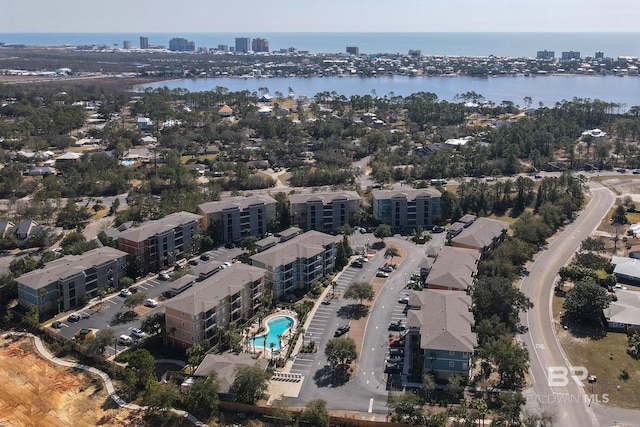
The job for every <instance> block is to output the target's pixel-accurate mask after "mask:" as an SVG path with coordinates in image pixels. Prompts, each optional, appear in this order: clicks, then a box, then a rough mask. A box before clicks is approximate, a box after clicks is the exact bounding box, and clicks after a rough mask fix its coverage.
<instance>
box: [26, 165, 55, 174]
mask: <svg viewBox="0 0 640 427" xmlns="http://www.w3.org/2000/svg"><path fill="white" fill-rule="evenodd" d="M56 173H57V171H56V170H55V168H52V167H50V166H36V167H33V168H31V169H29V172H27V174H28V175H29V176H47V175H55V174H56Z"/></svg>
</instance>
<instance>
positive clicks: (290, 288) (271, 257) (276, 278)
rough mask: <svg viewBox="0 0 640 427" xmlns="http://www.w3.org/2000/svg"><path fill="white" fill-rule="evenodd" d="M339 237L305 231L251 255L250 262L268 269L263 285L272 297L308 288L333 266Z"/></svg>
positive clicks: (329, 271) (279, 296)
mask: <svg viewBox="0 0 640 427" xmlns="http://www.w3.org/2000/svg"><path fill="white" fill-rule="evenodd" d="M339 241H340V237H337V236H331V235H329V234H324V233H321V232H319V231H308V232H306V233H304V234H301V235H299V236H296V237H294V238H293V239H291V240H288V241H286V242H283V243H279V244H278V245H276V246H274V247H272V248H270V249H267V250H265V251H264V252H260V253H258V254H256V255H253V256H252V257H251V263H252V264H253V265H254V266H256V267H260V268H263V269H265V270H267V275H266V279H265V281H266V287H267V288H268V289H269V290H270V291H271V292H272V293H273V296H274V298H281V297H284V296H286V295H290V294H292V293H293V292H294V291H295V290H298V289H302V290H305V291H306V290H308V289H309V285H310V284H311V283H312V282H314V281H316V280H319V279H320V278H322V277H323V276H325V275H328V274H331V273H333V271H334V269H335V258H336V243H337V242H339Z"/></svg>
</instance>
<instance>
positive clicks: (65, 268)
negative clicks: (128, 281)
mask: <svg viewBox="0 0 640 427" xmlns="http://www.w3.org/2000/svg"><path fill="white" fill-rule="evenodd" d="M126 257H127V254H126V253H125V252H122V251H119V250H117V249H114V248H110V247H103V248H98V249H93V250H90V251H88V252H85V253H84V254H82V255H66V256H63V257H62V258H59V259H56V260H54V261H51V262H49V263H47V264H45V266H44V267H43V268H40V269H37V270H33V271H31V272H29V273H26V274H23V275H22V276H20V277H17V278H16V282H17V283H18V298H19V300H20V305H21V306H23V307H25V308H27V307H28V306H29V305H35V306H36V307H38V309H39V310H40V311H41V312H45V313H50V312H59V311H67V310H70V309H72V308H75V307H77V306H79V305H81V301H82V300H83V297H84V296H85V295H87V296H89V297H94V296H96V295H97V292H98V290H99V289H104V288H113V287H115V286H117V284H118V280H119V279H120V278H122V277H124V274H125V264H126Z"/></svg>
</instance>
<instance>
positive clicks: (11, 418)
mask: <svg viewBox="0 0 640 427" xmlns="http://www.w3.org/2000/svg"><path fill="white" fill-rule="evenodd" d="M100 385H101V383H100V384H98V386H97V387H96V382H92V381H91V377H90V376H88V375H87V374H84V373H82V372H72V371H70V370H69V369H68V368H64V367H61V366H57V365H54V364H52V363H50V362H48V361H46V360H44V359H42V358H40V357H39V356H37V355H36V350H35V347H34V345H33V343H32V341H31V340H30V339H29V338H21V339H20V340H18V341H11V340H6V339H0V425H6V426H45V427H53V426H70V425H72V426H97V425H101V426H114V427H115V426H121V425H140V423H137V422H136V418H132V417H138V416H139V414H131V413H130V412H129V411H127V410H123V409H119V408H117V405H116V404H115V403H114V402H113V401H112V400H111V399H110V398H109V397H108V395H107V392H106V390H104V389H102V387H100ZM138 421H140V420H139V419H138Z"/></svg>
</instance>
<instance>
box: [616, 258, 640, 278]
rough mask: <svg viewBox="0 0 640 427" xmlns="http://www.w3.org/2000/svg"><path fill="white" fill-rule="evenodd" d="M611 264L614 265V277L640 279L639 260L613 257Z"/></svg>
mask: <svg viewBox="0 0 640 427" xmlns="http://www.w3.org/2000/svg"><path fill="white" fill-rule="evenodd" d="M611 264H613V265H614V268H613V274H615V275H622V276H627V277H633V278H640V259H636V258H627V257H620V256H613V257H611Z"/></svg>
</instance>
